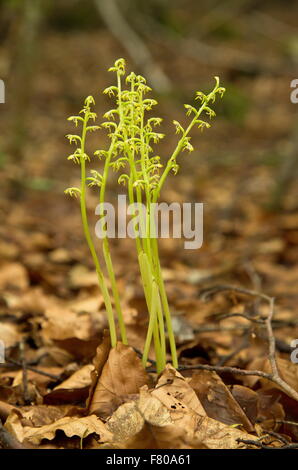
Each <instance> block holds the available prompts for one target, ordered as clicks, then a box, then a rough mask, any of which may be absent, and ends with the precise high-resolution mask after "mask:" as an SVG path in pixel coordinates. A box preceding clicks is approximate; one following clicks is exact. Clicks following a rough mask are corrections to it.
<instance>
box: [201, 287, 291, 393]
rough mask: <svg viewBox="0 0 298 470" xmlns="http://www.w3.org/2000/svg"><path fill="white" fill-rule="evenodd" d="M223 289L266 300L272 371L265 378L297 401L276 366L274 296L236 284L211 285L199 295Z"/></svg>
mask: <svg viewBox="0 0 298 470" xmlns="http://www.w3.org/2000/svg"><path fill="white" fill-rule="evenodd" d="M225 291H231V292H236V293H239V294H244V295H249V296H252V297H258V298H260V299H263V300H265V301H266V302H268V304H269V313H268V315H267V316H266V318H265V319H264V322H265V327H266V331H267V341H268V345H269V347H268V359H269V362H270V367H271V370H272V373H271V374H266V375H267V377H265V378H267V379H268V380H271V381H272V382H274V383H275V384H277V385H278V386H279V387H280V388H281V389H282V390H283V391H284V392H285V393H286V394H287V395H289V396H290V397H291V398H294V400H296V401H298V392H297V391H296V390H295V389H294V388H292V387H291V386H290V385H289V384H288V383H287V382H285V381H284V380H283V379H282V378H281V377H280V374H279V371H278V367H277V362H276V342H275V337H274V334H273V328H272V319H273V315H274V297H270V296H268V295H266V294H263V293H261V292H258V291H255V290H250V289H245V288H243V287H238V286H229V285H218V286H213V287H211V288H207V289H204V290H203V291H201V293H200V296H201V298H203V299H205V300H208V299H210V298H211V297H213V296H214V295H215V294H216V293H218V292H225ZM234 373H235V372H234ZM254 375H256V374H254Z"/></svg>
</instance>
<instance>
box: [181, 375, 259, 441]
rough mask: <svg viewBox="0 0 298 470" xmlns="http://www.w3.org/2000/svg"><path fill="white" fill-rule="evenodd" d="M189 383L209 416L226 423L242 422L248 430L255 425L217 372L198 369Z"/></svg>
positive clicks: (252, 428)
mask: <svg viewBox="0 0 298 470" xmlns="http://www.w3.org/2000/svg"><path fill="white" fill-rule="evenodd" d="M189 385H190V386H191V387H192V388H193V389H194V390H195V392H196V394H197V396H198V397H199V400H200V402H201V403H202V405H203V407H204V409H205V411H206V413H207V415H208V416H209V418H214V419H216V420H217V421H220V422H222V423H224V424H228V425H232V424H242V426H243V427H244V429H246V430H247V431H248V432H253V431H254V427H253V426H252V424H251V422H250V421H249V419H248V418H247V416H246V414H245V413H244V411H243V409H242V408H241V407H240V405H239V403H238V402H237V401H236V400H235V399H234V397H233V395H232V394H231V392H230V391H229V389H228V388H227V387H226V385H225V384H224V383H223V381H222V380H221V378H220V377H219V376H218V375H217V374H216V372H209V371H204V370H202V371H196V372H195V373H194V374H193V376H192V379H191V381H190V382H189Z"/></svg>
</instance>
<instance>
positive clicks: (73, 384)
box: [43, 364, 94, 405]
mask: <svg viewBox="0 0 298 470" xmlns="http://www.w3.org/2000/svg"><path fill="white" fill-rule="evenodd" d="M93 370H94V366H93V365H91V364H88V365H86V366H84V367H82V368H81V369H79V370H77V371H76V372H74V373H73V374H72V375H71V376H70V377H69V378H68V379H66V380H64V382H62V383H61V384H59V385H57V387H55V388H54V389H53V390H52V391H51V392H50V393H48V394H47V395H45V396H44V398H43V401H44V403H46V404H51V405H54V404H57V405H58V404H61V403H62V404H63V403H79V402H83V401H84V400H86V398H87V396H88V391H89V387H90V385H91V372H92V371H93Z"/></svg>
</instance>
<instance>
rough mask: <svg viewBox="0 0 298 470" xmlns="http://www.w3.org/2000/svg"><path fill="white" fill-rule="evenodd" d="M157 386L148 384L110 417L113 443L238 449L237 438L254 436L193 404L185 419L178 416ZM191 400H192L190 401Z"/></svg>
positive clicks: (139, 446) (124, 445) (162, 447)
mask: <svg viewBox="0 0 298 470" xmlns="http://www.w3.org/2000/svg"><path fill="white" fill-rule="evenodd" d="M155 391H156V389H154V390H153V391H151V392H148V391H147V390H146V388H145V387H143V389H142V390H141V391H140V398H139V399H138V400H136V401H131V402H129V403H125V404H123V405H121V406H120V407H119V408H118V409H117V410H116V411H115V412H114V413H113V415H112V417H111V418H110V419H109V420H108V422H107V426H108V429H109V430H110V431H111V432H112V433H113V446H114V447H115V446H116V447H121V448H126V449H132V448H140V449H144V448H152V449H189V448H195V449H205V448H208V449H216V448H220V449H230V448H232V449H237V448H239V447H243V444H239V443H238V442H237V439H239V438H242V439H255V437H254V436H252V435H250V434H247V433H245V432H243V431H240V430H238V429H235V428H233V427H230V426H227V425H225V424H223V423H220V422H219V421H215V420H214V419H211V418H208V417H207V416H201V415H200V414H198V413H196V412H195V411H193V409H191V408H186V407H185V411H184V419H177V416H176V415H175V413H173V409H172V408H171V405H170V403H168V406H169V407H168V406H166V405H165V404H164V403H162V402H161V400H160V399H159V398H157V397H155V396H154V392H155ZM190 403H191V402H190Z"/></svg>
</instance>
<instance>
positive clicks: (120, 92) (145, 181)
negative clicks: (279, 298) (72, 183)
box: [67, 59, 225, 372]
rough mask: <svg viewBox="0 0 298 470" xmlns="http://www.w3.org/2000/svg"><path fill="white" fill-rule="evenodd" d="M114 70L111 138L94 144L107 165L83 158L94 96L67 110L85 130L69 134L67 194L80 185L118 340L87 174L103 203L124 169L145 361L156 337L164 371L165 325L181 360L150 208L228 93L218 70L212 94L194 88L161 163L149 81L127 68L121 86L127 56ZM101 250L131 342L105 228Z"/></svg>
mask: <svg viewBox="0 0 298 470" xmlns="http://www.w3.org/2000/svg"><path fill="white" fill-rule="evenodd" d="M109 70H110V71H111V72H114V73H116V84H115V85H112V86H110V87H108V88H106V89H105V90H104V93H105V94H108V95H109V96H111V97H114V98H115V101H116V107H115V108H114V109H111V110H109V111H108V112H107V113H105V115H104V117H105V119H106V121H105V122H103V123H102V124H101V127H103V128H106V129H108V136H109V138H110V146H109V148H108V150H97V151H96V152H95V155H97V156H98V157H99V158H103V159H104V160H105V162H104V168H103V173H102V174H99V173H98V172H97V171H96V170H91V175H92V176H91V177H89V178H86V174H85V163H86V160H88V157H87V155H86V154H85V138H86V134H87V132H88V131H92V130H95V128H97V126H89V125H88V121H89V119H95V117H96V115H95V113H92V112H91V111H90V104H93V98H91V97H88V98H87V99H86V102H85V107H84V109H83V110H82V112H81V113H83V114H84V118H82V117H81V116H74V117H71V118H70V120H73V121H74V122H75V124H76V125H78V123H79V122H82V124H83V130H82V136H81V137H80V136H73V135H71V136H68V138H69V139H70V141H71V142H72V141H74V142H76V143H77V147H78V148H77V150H76V151H75V152H74V154H72V155H70V157H69V158H70V159H72V160H74V161H75V162H77V163H80V165H81V189H80V190H79V189H77V188H70V189H69V190H67V191H68V192H69V193H70V194H77V193H78V194H79V195H80V201H81V214H82V221H83V227H84V233H85V237H86V240H87V243H88V245H89V248H90V252H91V255H92V257H93V260H94V263H95V266H96V271H97V273H98V278H99V284H100V288H101V290H102V292H103V295H104V299H105V303H106V308H107V314H108V319H109V324H110V330H111V338H113V340H112V344H113V345H114V344H115V341H116V339H115V338H116V333H115V323H114V318H113V312H112V307H111V300H110V297H109V292H108V290H107V288H106V284H105V281H104V277H103V274H102V270H101V267H100V265H99V262H98V258H97V255H96V252H95V249H94V245H93V243H92V240H91V237H90V233H89V228H88V222H87V216H86V202H85V189H86V181H90V182H89V185H97V186H99V187H100V191H99V201H100V207H103V206H102V204H103V203H104V201H105V191H106V185H107V181H108V175H109V170H110V168H112V169H113V170H114V171H121V174H120V176H119V178H118V182H119V184H123V185H125V186H127V192H128V198H129V202H130V204H133V207H135V211H134V214H133V220H134V219H135V218H136V216H137V215H138V216H139V217H138V220H140V222H138V223H135V224H134V232H135V241H136V250H137V255H138V262H139V268H140V275H141V281H142V286H143V290H144V296H145V300H146V304H147V308H148V313H149V322H148V330H147V336H146V341H145V346H144V352H143V358H142V361H143V365H144V367H146V364H147V360H148V354H149V350H150V347H151V343H152V341H153V343H154V349H155V355H156V363H157V371H158V372H160V371H162V370H163V369H164V367H165V365H166V342H167V341H166V332H167V337H168V341H169V346H170V352H171V358H172V364H173V366H174V367H175V368H177V367H178V360H177V352H176V344H175V337H174V332H173V328H172V320H171V313H170V308H169V303H168V299H167V293H166V289H165V285H164V281H163V277H162V269H161V265H160V259H159V251H158V241H157V237H156V235H157V233H156V226H155V214H154V209H153V208H154V204H156V203H157V202H158V199H159V197H160V193H161V190H162V188H163V186H164V184H165V181H166V179H167V177H168V175H169V174H170V173H171V172H173V173H174V174H177V172H178V170H179V165H178V163H177V159H178V157H179V155H180V154H181V153H182V152H184V151H186V150H187V151H188V152H192V151H193V146H192V144H191V137H190V133H191V131H192V130H193V128H194V127H195V126H197V127H198V128H199V129H201V130H203V129H204V128H208V127H210V124H209V123H208V122H207V121H205V120H203V119H202V115H207V116H208V117H209V118H212V117H213V116H215V112H214V111H213V109H212V108H211V105H212V104H213V103H214V102H215V100H216V97H217V96H218V95H219V96H221V97H222V96H223V94H224V92H225V89H224V88H223V87H221V86H220V84H219V79H218V77H215V86H214V88H213V90H212V91H211V92H210V93H209V94H206V95H205V94H204V93H202V92H197V93H196V100H199V101H200V106H199V107H198V108H197V107H194V106H191V105H189V104H186V105H185V108H186V111H187V113H186V114H187V115H188V116H191V117H192V119H191V121H190V123H189V124H188V126H187V127H186V128H184V127H183V126H182V125H181V124H180V123H179V122H178V121H173V123H174V125H175V127H176V133H177V134H180V138H179V139H178V142H177V144H176V146H175V148H174V150H173V152H172V154H171V155H170V157H169V158H168V160H167V162H166V165H165V166H163V165H162V163H161V158H160V157H159V156H158V155H156V154H155V153H154V148H153V147H154V144H158V142H159V141H160V140H161V139H162V138H164V134H162V133H160V132H156V127H157V126H159V125H160V124H161V122H162V119H161V118H159V117H152V116H151V117H147V114H148V112H149V111H151V110H152V108H153V107H154V106H155V105H156V104H157V101H156V100H154V99H151V98H148V97H147V95H148V93H149V92H150V91H151V88H150V87H148V85H147V84H146V80H145V78H144V77H142V76H141V75H136V74H135V73H133V72H132V73H130V74H129V75H127V76H126V78H125V83H126V85H127V87H126V88H125V87H123V81H124V80H123V78H124V77H125V75H126V72H125V61H124V59H119V60H117V61H116V62H115V64H114V66H113V67H111V68H110V69H109ZM81 113H80V114H81ZM100 215H103V209H102V210H100ZM103 253H104V259H105V264H106V267H107V271H108V275H109V279H110V282H111V288H112V292H113V297H114V302H115V308H116V312H117V316H118V322H119V327H120V331H121V338H122V341H125V342H126V333H125V325H124V322H123V316H122V312H121V307H120V299H119V294H118V290H117V286H116V280H115V275H114V270H113V266H112V261H111V255H110V249H109V243H108V239H107V236H105V237H104V239H103Z"/></svg>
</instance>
